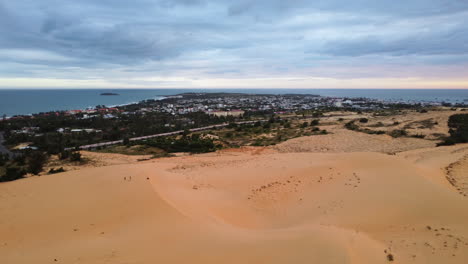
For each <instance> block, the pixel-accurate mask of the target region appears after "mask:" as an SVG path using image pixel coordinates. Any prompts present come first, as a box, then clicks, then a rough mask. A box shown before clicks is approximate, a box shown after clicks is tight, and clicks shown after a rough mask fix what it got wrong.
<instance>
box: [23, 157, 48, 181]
mask: <svg viewBox="0 0 468 264" xmlns="http://www.w3.org/2000/svg"><path fill="white" fill-rule="evenodd" d="M46 161H47V155H45V154H44V153H43V152H40V151H35V152H32V153H31V154H29V155H28V157H27V163H28V172H30V173H32V174H35V175H37V174H39V173H40V172H41V171H42V168H43V167H44V164H45V163H46Z"/></svg>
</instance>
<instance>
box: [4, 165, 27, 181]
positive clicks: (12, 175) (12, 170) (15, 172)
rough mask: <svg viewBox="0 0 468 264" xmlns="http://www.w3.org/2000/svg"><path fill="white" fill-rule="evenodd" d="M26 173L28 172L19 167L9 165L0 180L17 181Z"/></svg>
mask: <svg viewBox="0 0 468 264" xmlns="http://www.w3.org/2000/svg"><path fill="white" fill-rule="evenodd" d="M24 175H26V172H25V171H24V170H23V169H21V168H18V167H7V168H6V172H5V174H4V175H3V176H0V182H7V181H15V180H18V179H21V178H23V177H24Z"/></svg>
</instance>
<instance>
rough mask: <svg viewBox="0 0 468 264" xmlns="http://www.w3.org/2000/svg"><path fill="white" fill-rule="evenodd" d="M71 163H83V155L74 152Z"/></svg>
mask: <svg viewBox="0 0 468 264" xmlns="http://www.w3.org/2000/svg"><path fill="white" fill-rule="evenodd" d="M70 161H73V162H76V161H81V153H80V152H78V151H75V152H72V153H71V155H70Z"/></svg>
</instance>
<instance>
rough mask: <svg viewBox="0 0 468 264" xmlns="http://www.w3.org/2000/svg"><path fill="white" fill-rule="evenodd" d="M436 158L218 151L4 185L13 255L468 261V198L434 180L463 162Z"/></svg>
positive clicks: (3, 255) (5, 245) (2, 230)
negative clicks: (435, 161) (433, 163)
mask: <svg viewBox="0 0 468 264" xmlns="http://www.w3.org/2000/svg"><path fill="white" fill-rule="evenodd" d="M427 151H430V149H427ZM462 151H463V150H462ZM415 155H418V157H419V158H414V157H415ZM423 156H424V157H426V156H428V155H427V154H426V155H422V156H421V155H420V154H414V153H406V155H403V154H402V155H397V156H395V155H385V154H378V153H336V154H323V153H282V154H277V153H265V154H260V155H251V154H249V153H242V152H238V153H215V154H208V155H199V156H191V157H180V158H168V159H161V160H158V161H150V162H144V163H138V164H130V165H113V166H107V167H100V168H86V169H84V170H80V171H71V172H66V173H63V174H56V175H48V176H41V177H33V178H28V179H24V180H20V181H16V182H10V183H4V184H0V216H1V217H0V234H1V235H0V263H13V264H15V263H388V262H389V258H391V257H393V260H394V261H393V263H441V262H443V263H466V261H467V260H468V225H467V224H466V223H467V222H468V221H467V220H468V199H467V198H466V197H464V196H462V195H460V194H459V193H458V192H456V191H455V190H454V189H453V188H449V185H446V184H445V183H443V181H442V180H440V181H438V180H434V179H445V174H444V173H445V170H443V169H441V168H442V167H443V166H447V165H446V164H445V163H447V162H448V163H449V164H450V163H452V162H453V161H451V160H447V162H446V161H444V162H441V163H440V166H439V165H438V167H437V168H430V167H428V166H426V165H424V164H425V163H424V162H423V161H422V159H424V157H423ZM429 156H430V155H429ZM431 157H432V156H431ZM457 157H458V156H457ZM416 160H417V162H416ZM428 172H430V173H431V175H430V177H428V175H427V173H428Z"/></svg>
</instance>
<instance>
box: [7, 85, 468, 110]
mask: <svg viewBox="0 0 468 264" xmlns="http://www.w3.org/2000/svg"><path fill="white" fill-rule="evenodd" d="M103 92H113V93H118V94H119V95H118V96H101V95H100V94H101V93H103ZM186 92H242V93H255V94H287V93H288V94H316V95H321V96H332V97H351V98H352V97H354V98H355V97H367V98H373V99H380V100H387V101H408V102H451V103H466V104H468V90H451V89H438V90H425V89H424V90H421V89H418V90H416V89H407V90H401V89H399V90H397V89H373V90H370V89H27V90H26V89H3V90H0V116H3V115H7V116H13V115H27V114H32V113H39V112H47V111H55V110H72V109H84V108H87V107H94V106H96V105H106V106H114V105H122V104H128V103H132V102H138V101H141V100H145V99H158V98H161V97H163V96H167V95H175V94H179V93H186Z"/></svg>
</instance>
